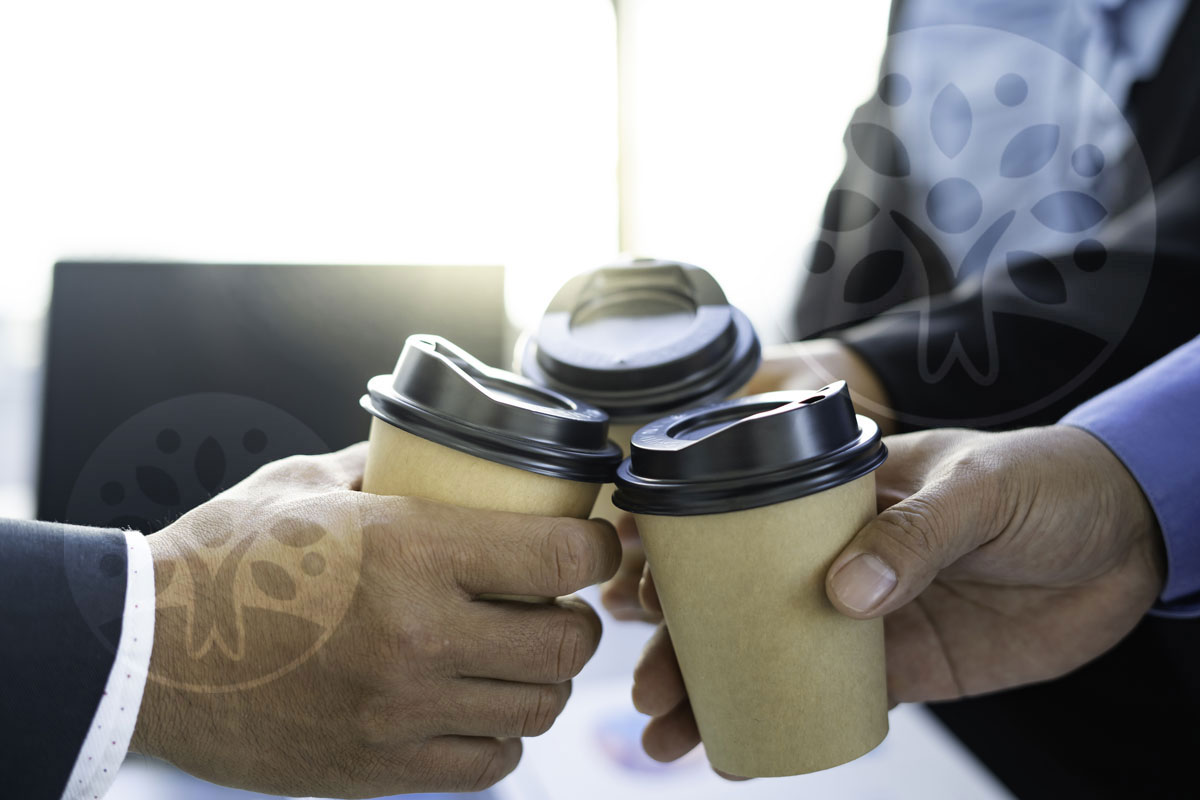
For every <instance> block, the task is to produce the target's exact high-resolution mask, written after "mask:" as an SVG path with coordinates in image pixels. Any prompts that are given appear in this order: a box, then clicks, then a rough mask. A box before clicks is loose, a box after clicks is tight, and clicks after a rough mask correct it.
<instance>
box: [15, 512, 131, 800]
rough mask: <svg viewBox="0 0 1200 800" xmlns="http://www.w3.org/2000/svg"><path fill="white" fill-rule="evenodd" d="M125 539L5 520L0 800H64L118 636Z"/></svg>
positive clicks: (100, 532)
mask: <svg viewBox="0 0 1200 800" xmlns="http://www.w3.org/2000/svg"><path fill="white" fill-rule="evenodd" d="M126 559H127V547H126V544H125V538H124V536H123V534H122V533H121V532H120V531H105V530H95V529H90V528H80V527H74V526H68V525H58V524H52V523H42V522H25V521H15V520H0V794H2V795H3V796H4V797H20V798H23V799H25V800H40V798H58V797H60V795H61V794H62V791H63V788H64V786H65V785H66V781H67V777H68V776H69V775H70V773H71V769H72V767H73V765H74V763H75V757H76V755H77V754H78V753H79V751H80V749H81V748H82V746H83V741H84V737H85V735H86V734H87V729H88V726H89V725H90V724H91V721H92V716H93V714H94V713H95V711H96V707H97V706H98V705H99V703H100V698H101V695H102V693H103V691H104V686H105V682H106V681H107V679H108V675H109V671H110V669H111V667H112V664H113V660H114V658H115V652H116V648H117V642H118V641H120V634H121V616H122V612H123V609H124V605H125V568H126Z"/></svg>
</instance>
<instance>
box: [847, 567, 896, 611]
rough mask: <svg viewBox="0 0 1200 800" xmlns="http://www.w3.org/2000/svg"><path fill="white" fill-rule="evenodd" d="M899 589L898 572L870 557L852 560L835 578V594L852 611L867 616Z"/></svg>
mask: <svg viewBox="0 0 1200 800" xmlns="http://www.w3.org/2000/svg"><path fill="white" fill-rule="evenodd" d="M894 588H896V572H895V570H893V569H892V568H891V567H889V566H888V565H887V564H885V563H884V562H883V559H881V558H879V557H878V556H874V555H871V554H870V553H863V554H862V555H860V556H856V557H855V558H853V559H852V560H851V561H850V563H849V564H847V565H846V566H844V567H842V568H841V569H840V570H838V572H837V574H836V575H834V576H833V591H834V594H836V595H837V596H838V599H839V600H841V601H842V605H844V606H846V607H847V608H849V609H852V610H854V611H858V612H859V613H865V612H867V611H870V610H871V609H873V608H875V606H877V605H879V604H880V603H881V602H883V599H884V598H885V597H887V596H888V595H889V594H891V591H892V589H894Z"/></svg>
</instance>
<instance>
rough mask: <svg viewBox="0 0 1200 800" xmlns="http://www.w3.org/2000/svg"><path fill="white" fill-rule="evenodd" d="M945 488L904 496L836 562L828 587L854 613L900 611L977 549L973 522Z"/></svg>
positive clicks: (833, 599)
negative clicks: (961, 512)
mask: <svg viewBox="0 0 1200 800" xmlns="http://www.w3.org/2000/svg"><path fill="white" fill-rule="evenodd" d="M955 511H956V509H955V508H954V507H953V504H952V503H950V502H948V501H947V500H946V499H945V495H944V493H942V492H938V491H936V490H932V489H930V488H926V489H923V490H921V491H919V492H917V493H916V494H914V495H912V496H911V497H908V498H906V499H904V500H901V501H900V502H899V503H897V504H895V505H894V506H892V507H891V508H889V509H887V510H886V511H884V512H883V513H882V514H880V515H879V516H878V517H876V518H875V519H873V520H872V521H871V522H869V523H868V524H867V525H866V527H864V528H863V529H862V530H860V531H859V532H858V534H857V535H856V536H855V537H854V539H852V540H851V542H850V544H849V545H847V547H846V549H844V550H843V551H842V552H841V554H840V555H839V556H838V557H837V558H836V559H835V560H834V562H833V564H832V566H830V568H829V572H828V573H827V575H826V580H825V591H826V594H828V595H829V599H830V601H831V602H832V603H833V605H834V606H835V607H836V608H837V609H838V611H841V612H842V613H843V614H846V615H848V616H851V617H857V618H860V619H868V618H871V617H878V616H882V615H884V614H887V613H889V612H891V611H894V610H896V609H897V608H899V607H900V606H903V605H904V604H905V603H908V602H909V601H911V600H912V599H913V598H915V597H916V596H917V595H919V594H920V593H921V592H923V591H924V590H925V588H926V587H927V586H929V584H930V583H931V582H932V581H933V579H934V578H935V577H937V574H938V572H939V571H940V570H941V569H943V568H944V567H947V566H949V565H950V564H953V563H954V562H955V561H957V560H958V559H959V558H960V557H962V555H964V554H965V553H967V552H969V551H970V550H972V549H974V548H975V547H976V546H978V544H982V541H980V542H978V543H976V542H975V541H974V539H975V538H976V536H975V531H973V530H972V528H973V527H974V526H970V525H963V524H961V523H960V522H958V521H957V520H956V518H958V517H959V516H960V515H959V514H957V513H953V512H955Z"/></svg>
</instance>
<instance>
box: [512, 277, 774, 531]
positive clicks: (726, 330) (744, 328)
mask: <svg viewBox="0 0 1200 800" xmlns="http://www.w3.org/2000/svg"><path fill="white" fill-rule="evenodd" d="M518 347H519V348H520V349H519V352H518V353H517V354H516V356H515V357H514V361H515V362H516V363H518V364H519V365H520V371H521V373H522V374H523V375H524V376H525V377H527V378H529V379H530V380H532V381H533V382H534V383H536V384H538V385H539V386H545V387H548V388H550V389H553V390H555V391H559V392H563V393H565V394H567V395H570V396H571V397H575V398H578V399H580V400H582V401H584V402H586V403H588V404H590V405H593V406H596V407H597V408H601V409H603V410H604V411H605V412H607V413H608V415H609V419H610V421H611V423H612V432H611V436H612V438H613V440H614V441H616V442H617V443H618V444H619V445H621V447H622V449H623V450H624V451H625V452H626V453H627V452H628V447H629V436H631V435H632V434H633V432H634V431H635V430H637V429H638V428H639V427H641V426H642V425H643V424H645V423H647V422H650V421H651V420H654V419H657V418H658V417H661V416H663V415H664V414H669V413H672V412H674V411H678V410H681V409H685V408H691V407H695V406H698V405H703V404H706V403H712V402H715V401H718V400H723V399H725V398H727V397H730V396H732V395H733V394H734V393H735V392H737V391H738V390H739V389H740V388H741V387H742V386H744V385H745V384H746V382H747V381H749V380H750V377H751V376H752V375H753V374H754V372H755V371H756V370H757V369H758V365H759V363H760V362H761V347H760V346H759V342H758V337H757V335H756V334H755V332H754V327H753V326H752V325H751V324H750V320H749V319H748V318H747V317H746V315H745V314H743V313H742V312H741V311H739V310H738V309H737V308H735V307H734V306H732V305H730V303H729V302H728V300H726V298H725V293H724V292H723V291H722V290H721V287H720V285H719V284H718V283H717V282H716V280H715V279H713V277H712V276H711V275H710V274H709V273H708V272H706V271H705V270H703V269H701V268H700V267H697V266H694V265H692V264H684V263H681V262H676V261H658V260H655V259H646V258H642V259H635V260H632V261H627V262H622V263H619V264H612V265H609V266H606V267H601V268H599V269H595V270H591V271H589V272H585V273H583V274H581V275H577V276H575V277H574V278H572V279H571V280H569V281H568V282H567V283H566V284H564V285H563V287H562V288H561V289H560V290H559V291H558V293H557V294H556V295H555V296H554V299H553V300H551V302H550V305H549V306H548V307H547V308H546V312H545V314H543V316H542V320H541V323H540V324H539V325H538V328H537V330H536V331H535V332H533V333H532V334H530V335H527V336H523V337H521V340H520V342H519V343H518ZM622 434H624V435H622ZM611 494H612V487H611V486H609V487H606V488H605V489H604V490H602V491H601V493H600V498H599V499H598V501H597V503H596V508H595V511H594V512H593V513H595V514H596V516H601V517H604V518H606V519H609V520H614V521H615V519H616V517H617V515H618V514H619V512H618V511H617V510H616V509H615V508H613V506H612V503H611V502H610V500H609V498H610V496H611Z"/></svg>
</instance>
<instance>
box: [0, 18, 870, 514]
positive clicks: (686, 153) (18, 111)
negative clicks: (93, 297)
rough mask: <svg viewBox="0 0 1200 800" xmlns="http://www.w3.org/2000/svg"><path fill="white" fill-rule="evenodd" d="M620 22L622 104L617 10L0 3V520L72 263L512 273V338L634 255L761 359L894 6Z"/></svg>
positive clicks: (22, 465) (13, 498)
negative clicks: (61, 265) (719, 286)
mask: <svg viewBox="0 0 1200 800" xmlns="http://www.w3.org/2000/svg"><path fill="white" fill-rule="evenodd" d="M618 6H619V11H620V14H621V19H622V34H621V41H620V43H619V46H620V48H621V50H622V53H623V55H622V58H621V65H620V66H621V69H620V79H618V63H617V51H618V42H617V29H616V25H615V20H614V13H613V5H612V3H611V2H610V0H436V2H434V1H433V0H343V1H341V2H332V1H331V0H326V2H319V3H317V2H307V1H306V0H236V1H233V0H207V1H206V2H203V3H200V2H194V3H181V2H162V0H108V1H107V2H104V3H94V2H82V1H79V0H77V1H75V2H70V1H68V0H27V1H26V2H20V1H18V2H5V3H0V120H3V123H2V124H0V445H2V446H0V514H4V513H9V514H21V513H29V511H30V508H31V506H30V501H29V497H30V493H29V481H30V478H31V476H32V474H33V453H34V449H35V441H36V432H37V427H36V408H37V402H38V401H37V386H38V375H37V370H38V366H39V362H40V358H41V353H40V349H41V341H42V331H41V327H40V325H41V319H42V318H43V315H44V313H45V307H46V302H47V299H48V296H49V278H50V268H51V266H52V265H53V263H54V262H55V261H56V260H58V259H61V258H67V257H75V258H86V257H115V258H130V257H132V258H162V259H187V260H213V261H262V262H313V263H393V264H403V263H503V264H505V265H506V266H507V267H508V275H509V279H510V282H509V287H508V290H507V296H508V307H509V312H510V315H511V316H512V317H513V319H514V321H515V322H516V323H517V324H518V325H528V324H531V323H532V322H533V321H535V320H536V318H537V316H538V314H539V313H540V311H541V309H542V308H543V307H544V305H545V302H546V301H547V300H548V299H549V297H550V295H552V294H553V292H554V291H555V289H556V288H557V287H558V285H559V284H560V283H561V282H562V280H563V279H565V278H566V277H567V276H568V275H570V274H571V273H573V272H575V271H577V270H580V269H586V268H589V267H592V266H595V265H598V264H600V263H603V262H604V261H606V260H608V259H610V258H612V257H613V256H614V254H615V253H617V252H618V251H619V250H622V249H623V250H626V251H628V252H632V253H638V254H644V255H657V256H660V257H666V258H678V259H683V260H687V261H692V262H693V263H696V264H699V265H701V266H704V267H706V268H708V269H710V270H711V271H712V272H714V273H715V274H716V275H717V277H718V279H719V280H721V281H722V283H723V284H724V285H725V287H726V290H727V293H728V294H729V296H730V298H731V299H732V300H733V301H734V302H736V303H738V304H739V305H741V306H743V307H745V308H746V309H747V310H748V311H750V312H751V315H752V316H753V317H754V318H755V320H756V322H757V323H758V325H759V327H760V331H761V333H762V334H763V336H764V338H767V339H774V338H778V336H779V331H778V325H777V324H776V323H777V321H778V319H779V317H778V313H779V310H780V309H781V308H782V307H783V304H784V301H785V299H786V297H787V295H788V294H789V293H790V290H791V286H792V283H793V281H794V278H795V276H796V274H797V269H798V268H799V263H800V260H801V256H802V254H803V251H804V248H805V247H806V246H807V244H808V242H809V241H810V239H811V237H812V233H813V230H814V225H815V221H816V219H817V217H818V214H819V210H820V208H821V205H822V203H823V201H824V195H825V192H826V190H827V188H828V186H829V184H830V183H831V181H832V180H833V179H834V178H835V177H836V174H837V172H838V170H839V169H840V168H841V164H842V149H841V135H842V130H843V128H844V126H845V124H846V121H847V119H848V118H849V114H850V112H851V110H852V109H853V108H854V106H856V105H857V104H858V103H859V102H861V100H862V99H864V98H865V97H866V96H867V94H868V93H869V91H870V90H871V87H872V85H873V83H874V78H875V72H876V69H877V65H878V58H879V54H880V52H881V50H882V45H883V40H884V29H885V22H886V6H887V4H886V3H885V2H884V1H883V0H857V2H855V3H841V4H837V3H826V4H816V3H799V2H795V0H740V1H739V2H737V3H732V2H728V0H618ZM618 84H620V87H621V91H622V94H623V99H622V101H621V102H622V105H623V109H622V111H621V113H620V114H618ZM618 122H619V123H620V142H621V157H620V160H619V162H618V127H619V126H618ZM618 179H619V183H620V191H618Z"/></svg>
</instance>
